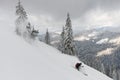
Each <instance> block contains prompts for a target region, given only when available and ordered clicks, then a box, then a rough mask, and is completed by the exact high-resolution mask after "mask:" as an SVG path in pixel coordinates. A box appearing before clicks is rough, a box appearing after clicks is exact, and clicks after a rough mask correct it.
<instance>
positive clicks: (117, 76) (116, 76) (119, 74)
mask: <svg viewBox="0 0 120 80" xmlns="http://www.w3.org/2000/svg"><path fill="white" fill-rule="evenodd" d="M113 80H120V69H119V68H114V70H113Z"/></svg>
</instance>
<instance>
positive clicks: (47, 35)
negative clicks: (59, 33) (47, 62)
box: [45, 29, 50, 44]
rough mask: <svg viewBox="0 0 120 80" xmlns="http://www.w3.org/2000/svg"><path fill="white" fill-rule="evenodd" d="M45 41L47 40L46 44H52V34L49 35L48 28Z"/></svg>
mask: <svg viewBox="0 0 120 80" xmlns="http://www.w3.org/2000/svg"><path fill="white" fill-rule="evenodd" d="M45 42H46V44H50V35H49V32H48V29H47V31H46V35H45Z"/></svg>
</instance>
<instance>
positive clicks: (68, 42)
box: [64, 13, 75, 55]
mask: <svg viewBox="0 0 120 80" xmlns="http://www.w3.org/2000/svg"><path fill="white" fill-rule="evenodd" d="M64 48H65V52H64V53H65V54H69V55H75V46H74V43H73V31H72V24H71V20H70V15H69V13H68V14H67V20H66V25H65V33H64Z"/></svg>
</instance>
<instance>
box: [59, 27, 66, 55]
mask: <svg viewBox="0 0 120 80" xmlns="http://www.w3.org/2000/svg"><path fill="white" fill-rule="evenodd" d="M64 35H65V30H64V26H63V30H62V32H61V40H60V44H59V47H58V49H59V50H60V51H62V53H64V52H65V50H64Z"/></svg>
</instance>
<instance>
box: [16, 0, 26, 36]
mask: <svg viewBox="0 0 120 80" xmlns="http://www.w3.org/2000/svg"><path fill="white" fill-rule="evenodd" d="M16 15H17V16H18V17H17V19H16V33H17V34H18V35H24V33H25V32H26V26H27V24H28V22H27V20H28V18H27V14H26V12H25V10H24V8H23V6H22V5H21V2H20V0H19V2H18V5H17V6H16Z"/></svg>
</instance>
